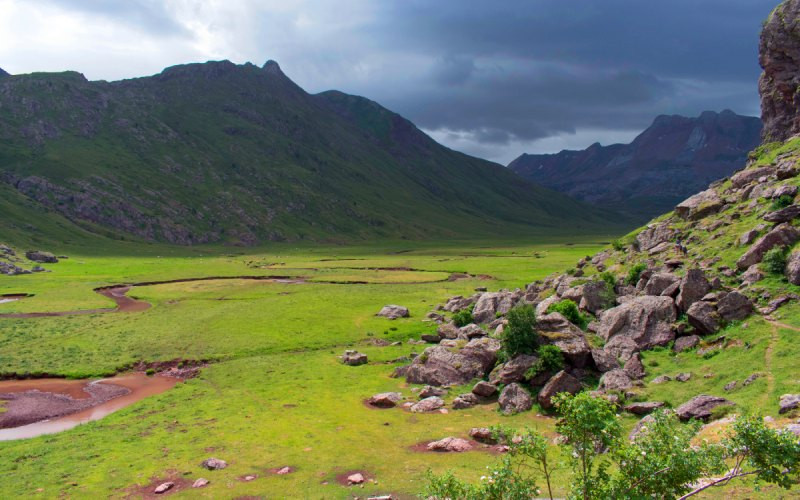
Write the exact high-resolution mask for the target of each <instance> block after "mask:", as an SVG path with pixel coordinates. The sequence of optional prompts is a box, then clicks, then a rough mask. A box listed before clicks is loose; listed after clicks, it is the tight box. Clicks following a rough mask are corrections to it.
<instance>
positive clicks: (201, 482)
mask: <svg viewBox="0 0 800 500" xmlns="http://www.w3.org/2000/svg"><path fill="white" fill-rule="evenodd" d="M209 483H211V481H209V480H208V479H206V478H204V477H199V478H197V479H196V480H195V482H193V483H192V488H205V487H206V486H208V485H209Z"/></svg>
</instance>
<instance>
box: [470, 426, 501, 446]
mask: <svg viewBox="0 0 800 500" xmlns="http://www.w3.org/2000/svg"><path fill="white" fill-rule="evenodd" d="M469 437H471V438H472V439H474V440H475V441H477V442H479V443H484V444H497V439H496V438H495V437H494V433H493V432H492V430H491V429H489V428H488V427H473V428H472V429H470V430H469Z"/></svg>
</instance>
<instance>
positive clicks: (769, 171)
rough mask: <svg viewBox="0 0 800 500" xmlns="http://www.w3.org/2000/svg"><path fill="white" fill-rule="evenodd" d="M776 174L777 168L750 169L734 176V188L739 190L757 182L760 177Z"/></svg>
mask: <svg viewBox="0 0 800 500" xmlns="http://www.w3.org/2000/svg"><path fill="white" fill-rule="evenodd" d="M774 173H775V167H771V166H766V167H759V168H748V169H745V170H742V171H740V172H737V173H735V174H734V175H732V176H731V184H732V185H733V187H734V188H736V189H738V188H741V187H744V186H745V185H746V184H750V183H751V182H753V181H757V180H758V178H759V177H763V176H765V175H773V174H774Z"/></svg>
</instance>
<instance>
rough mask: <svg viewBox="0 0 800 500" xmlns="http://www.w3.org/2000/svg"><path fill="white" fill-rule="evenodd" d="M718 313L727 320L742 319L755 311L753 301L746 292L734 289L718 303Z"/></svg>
mask: <svg viewBox="0 0 800 500" xmlns="http://www.w3.org/2000/svg"><path fill="white" fill-rule="evenodd" d="M717 313H718V314H719V316H720V317H721V318H722V319H724V320H725V321H733V320H742V319H745V318H746V317H748V316H750V315H751V314H752V313H753V303H752V302H750V299H748V298H747V297H746V296H745V295H744V294H741V293H739V292H737V291H732V292H730V293H728V294H726V295H725V296H724V297H722V298H721V299H720V301H719V302H718V303H717Z"/></svg>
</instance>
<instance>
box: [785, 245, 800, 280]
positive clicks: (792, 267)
mask: <svg viewBox="0 0 800 500" xmlns="http://www.w3.org/2000/svg"><path fill="white" fill-rule="evenodd" d="M786 279H787V280H788V281H789V283H791V284H792V285H800V251H795V252H792V254H791V255H790V256H789V259H788V260H787V261H786Z"/></svg>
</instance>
